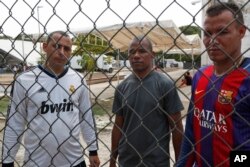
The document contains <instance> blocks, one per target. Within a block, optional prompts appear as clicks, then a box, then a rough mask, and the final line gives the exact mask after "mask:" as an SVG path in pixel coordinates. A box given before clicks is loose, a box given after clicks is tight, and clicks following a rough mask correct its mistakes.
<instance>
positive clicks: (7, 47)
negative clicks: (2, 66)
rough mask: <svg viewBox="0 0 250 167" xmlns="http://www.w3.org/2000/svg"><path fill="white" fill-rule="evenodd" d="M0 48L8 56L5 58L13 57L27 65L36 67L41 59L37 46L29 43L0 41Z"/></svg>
mask: <svg viewBox="0 0 250 167" xmlns="http://www.w3.org/2000/svg"><path fill="white" fill-rule="evenodd" d="M0 48H1V49H2V50H4V51H5V52H6V53H7V54H8V55H5V56H6V57H7V56H8V57H10V56H15V58H17V59H19V60H20V61H25V62H27V63H28V65H37V64H38V61H39V60H40V57H41V55H40V46H39V44H36V45H35V44H34V43H33V42H31V41H22V40H8V39H0Z"/></svg>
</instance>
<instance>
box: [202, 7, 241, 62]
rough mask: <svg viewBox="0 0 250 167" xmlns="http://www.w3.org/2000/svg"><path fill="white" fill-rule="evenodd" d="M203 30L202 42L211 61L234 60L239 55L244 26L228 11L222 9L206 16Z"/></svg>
mask: <svg viewBox="0 0 250 167" xmlns="http://www.w3.org/2000/svg"><path fill="white" fill-rule="evenodd" d="M204 30H205V32H204V38H203V43H204V45H205V47H206V48H207V52H208V55H209V58H210V59H211V60H212V61H213V62H215V63H224V62H225V61H234V60H236V59H237V58H238V57H239V56H240V53H241V39H242V38H243V37H244V34H245V27H244V26H243V25H239V24H238V22H237V21H236V20H234V17H233V14H232V13H231V12H230V11H223V12H222V13H221V14H219V15H217V16H213V17H209V16H207V17H206V18H205V22H204Z"/></svg>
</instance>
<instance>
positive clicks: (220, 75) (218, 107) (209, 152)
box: [176, 2, 250, 167]
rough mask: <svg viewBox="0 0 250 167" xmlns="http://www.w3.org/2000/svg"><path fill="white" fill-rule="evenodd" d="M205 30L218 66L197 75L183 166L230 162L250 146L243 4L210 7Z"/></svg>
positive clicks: (181, 159)
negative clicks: (233, 155)
mask: <svg viewBox="0 0 250 167" xmlns="http://www.w3.org/2000/svg"><path fill="white" fill-rule="evenodd" d="M204 31H205V33H204V39H203V43H204V45H205V47H206V49H207V53H208V55H209V58H210V59H211V60H212V61H213V65H211V66H206V67H203V68H201V69H200V70H198V72H197V73H196V74H195V75H194V77H193V84H192V97H191V102H190V105H189V109H188V114H187V120H186V128H185V135H184V137H183V143H182V149H181V154H180V156H179V158H178V162H177V164H176V166H178V167H191V166H199V167H204V166H211V167H214V166H229V162H230V161H229V157H230V152H231V151H233V150H241V151H250V59H249V58H243V55H242V53H241V41H242V38H243V37H244V35H245V32H246V27H245V26H244V20H243V16H242V13H241V11H240V9H239V7H238V6H237V5H235V4H233V3H221V2H220V3H218V4H215V5H213V6H211V7H209V8H208V9H207V11H206V17H205V21H204Z"/></svg>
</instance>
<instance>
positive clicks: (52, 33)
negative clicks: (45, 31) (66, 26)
mask: <svg viewBox="0 0 250 167" xmlns="http://www.w3.org/2000/svg"><path fill="white" fill-rule="evenodd" d="M54 34H60V35H62V37H69V34H67V32H64V31H60V30H59V31H53V32H51V33H50V34H49V35H48V37H47V41H46V42H47V43H49V42H50V41H51V40H52V37H53V35H54Z"/></svg>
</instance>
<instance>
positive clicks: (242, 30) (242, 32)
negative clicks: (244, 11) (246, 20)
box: [239, 25, 246, 38]
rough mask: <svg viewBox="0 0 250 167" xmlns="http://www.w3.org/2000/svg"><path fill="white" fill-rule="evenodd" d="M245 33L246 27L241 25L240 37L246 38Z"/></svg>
mask: <svg viewBox="0 0 250 167" xmlns="http://www.w3.org/2000/svg"><path fill="white" fill-rule="evenodd" d="M245 33H246V26H244V25H241V26H240V28H239V34H240V37H241V38H243V37H244V36H245Z"/></svg>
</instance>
